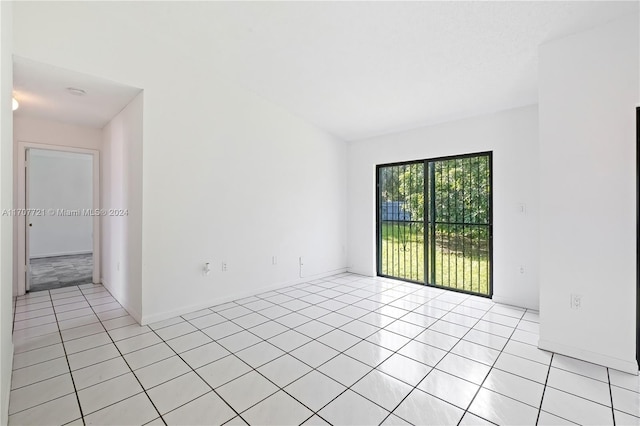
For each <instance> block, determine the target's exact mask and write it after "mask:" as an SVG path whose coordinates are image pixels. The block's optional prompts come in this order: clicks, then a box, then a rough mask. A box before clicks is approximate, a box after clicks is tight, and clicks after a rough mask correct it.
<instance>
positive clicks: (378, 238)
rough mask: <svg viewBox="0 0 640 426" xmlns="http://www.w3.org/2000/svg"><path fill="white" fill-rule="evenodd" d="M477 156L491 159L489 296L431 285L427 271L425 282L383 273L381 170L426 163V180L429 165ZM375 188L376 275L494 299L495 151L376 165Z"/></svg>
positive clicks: (426, 219) (426, 195)
mask: <svg viewBox="0 0 640 426" xmlns="http://www.w3.org/2000/svg"><path fill="white" fill-rule="evenodd" d="M477 156H487V157H488V159H489V186H490V189H491V191H490V197H489V292H488V294H482V293H475V292H470V291H467V290H462V289H457V288H452V287H447V286H441V285H437V284H435V283H430V282H429V281H430V280H429V277H428V273H427V271H426V270H425V274H424V282H420V281H414V280H409V279H405V278H400V277H393V276H389V275H385V274H383V273H382V268H381V258H382V231H381V226H380V225H381V216H380V213H381V212H380V169H381V168H383V167H390V166H403V165H409V164H417V163H424V165H425V171H424V173H425V178H426V176H427V172H428V168H427V164H429V163H433V162H437V161H446V160H455V159H462V158H468V157H477ZM375 188H376V274H377V276H379V277H385V278H393V279H395V280H400V281H406V282H410V283H414V284H421V285H426V286H428V287H435V288H442V289H444V290H449V291H454V292H458V293H465V294H472V295H475V296H480V297H486V298H488V299H491V298H493V151H480V152H473V153H468V154H460V155H448V156H441V157H434V158H427V159H423V160H411V161H400V162H395V163H386V164H376V184H375ZM424 191H425V201H426V200H428V199H430V198H431V197H429V196H428V185H426V183H425V185H424ZM427 216H428V215H427V214H426V213H425V215H424V221H425V232H426V230H427V225H428V223H429V221H428V217H427ZM424 246H425V257H424V259H425V269H426V266H427V265H428V264H429V262H428V260H427V259H428V256H429V253H428V244H427V240H426V238H425V244H424Z"/></svg>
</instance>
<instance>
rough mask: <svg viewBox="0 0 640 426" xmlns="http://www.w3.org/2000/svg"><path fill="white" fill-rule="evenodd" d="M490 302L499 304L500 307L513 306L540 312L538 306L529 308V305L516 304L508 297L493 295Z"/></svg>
mask: <svg viewBox="0 0 640 426" xmlns="http://www.w3.org/2000/svg"><path fill="white" fill-rule="evenodd" d="M491 300H493V301H494V302H495V303H500V304H501V305H509V306H515V307H516V308H522V309H531V310H533V311H539V310H540V307H539V306H530V305H527V304H526V303H518V302H517V301H516V300H514V299H510V298H508V297H502V296H496V295H495V294H494V295H493V296H492V297H491Z"/></svg>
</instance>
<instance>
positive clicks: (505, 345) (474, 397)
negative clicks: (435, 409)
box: [458, 309, 551, 425]
mask: <svg viewBox="0 0 640 426" xmlns="http://www.w3.org/2000/svg"><path fill="white" fill-rule="evenodd" d="M488 312H489V311H487V313H488ZM526 313H527V309H525V311H524V312H523V313H522V316H521V317H520V318H519V319H518V322H517V323H516V325H515V326H514V327H513V331H512V332H511V334H510V335H509V337H508V338H506V339H507V341H506V342H505V344H504V346H503V347H502V349H500V350H499V351H498V352H499V353H498V356H497V357H496V359H495V361H493V363H492V364H491V366H489V371H488V372H487V375H486V376H485V377H484V379H482V383H480V386H478V390H477V391H476V392H475V394H474V395H473V398H471V401H469V405H468V406H467V408H466V409H465V410H464V415H463V416H462V417H463V418H464V416H465V415H466V414H467V413H471V414H473V415H474V416H477V417H480V418H481V419H484V420H487V421H489V420H488V419H485V418H484V417H482V416H480V415H478V414H475V413H473V412H470V411H469V409H470V408H471V405H472V404H473V401H475V399H476V398H477V397H478V394H479V393H480V391H481V390H482V386H483V385H484V383H485V382H486V381H487V377H489V374H491V371H493V369H494V368H495V365H496V363H497V362H498V358H500V355H502V354H503V353H508V352H504V349H505V348H506V347H507V345H508V344H509V341H510V340H511V338H512V337H513V335H514V334H515V332H516V330H517V329H518V325H519V324H520V322H521V321H522V318H524V315H525V314H526ZM485 315H486V314H485ZM482 317H483V318H484V315H483V316H482ZM478 322H480V320H478ZM549 365H551V363H549ZM496 370H499V371H502V370H500V369H499V368H496ZM505 373H508V372H507V371H505ZM510 374H511V373H510ZM518 377H520V376H518ZM488 390H489V391H492V390H491V389H488ZM496 393H497V394H498V395H502V396H505V397H507V398H510V399H513V400H514V401H517V402H520V403H522V404H526V403H525V402H523V401H520V400H518V399H515V398H511V397H509V396H508V395H503V394H501V393H499V392H496ZM526 405H529V404H526ZM538 414H539V411H538ZM460 422H462V419H460V421H459V422H458V425H460ZM490 423H493V422H490Z"/></svg>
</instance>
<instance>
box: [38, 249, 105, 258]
mask: <svg viewBox="0 0 640 426" xmlns="http://www.w3.org/2000/svg"><path fill="white" fill-rule="evenodd" d="M91 253H93V250H88V251H87V250H82V251H65V252H61V253H47V254H38V255H34V256H31V257H30V259H45V258H47V257H59V256H75V255H77V254H91Z"/></svg>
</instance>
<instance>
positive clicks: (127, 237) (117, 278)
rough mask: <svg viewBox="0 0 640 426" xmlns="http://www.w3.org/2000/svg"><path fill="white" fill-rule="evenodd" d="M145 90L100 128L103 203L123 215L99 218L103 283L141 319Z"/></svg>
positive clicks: (103, 205) (129, 310) (135, 316)
mask: <svg viewBox="0 0 640 426" xmlns="http://www.w3.org/2000/svg"><path fill="white" fill-rule="evenodd" d="M143 102H144V100H143V93H140V94H139V95H138V96H137V97H136V98H135V99H133V100H132V101H131V102H130V103H129V105H127V107H126V108H125V109H124V110H122V111H121V112H120V113H119V114H118V115H117V116H116V117H114V118H113V119H112V120H111V121H110V122H109V124H107V125H106V126H105V127H104V129H103V145H102V146H103V151H102V165H103V167H102V202H101V207H102V208H103V209H106V210H111V209H115V210H126V212H127V214H126V215H124V216H119V215H106V216H104V217H103V218H102V222H101V225H102V253H101V255H102V283H103V284H104V285H105V287H107V288H108V289H109V291H110V292H111V294H112V295H114V297H115V298H116V299H117V300H118V301H120V303H121V304H122V305H123V306H124V307H125V308H126V309H127V311H128V312H129V313H130V314H131V315H132V316H133V317H134V318H135V319H136V320H137V321H138V322H140V321H141V319H142V317H141V315H142V113H143Z"/></svg>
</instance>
